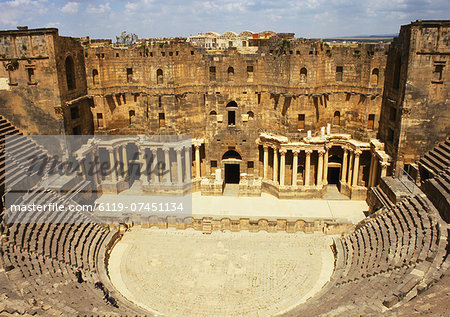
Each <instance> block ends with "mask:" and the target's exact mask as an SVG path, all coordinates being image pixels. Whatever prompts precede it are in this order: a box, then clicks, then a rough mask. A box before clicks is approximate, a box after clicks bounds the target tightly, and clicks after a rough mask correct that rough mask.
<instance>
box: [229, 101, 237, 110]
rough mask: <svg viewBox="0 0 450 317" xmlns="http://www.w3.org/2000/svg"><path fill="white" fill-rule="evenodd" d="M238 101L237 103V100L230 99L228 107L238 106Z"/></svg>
mask: <svg viewBox="0 0 450 317" xmlns="http://www.w3.org/2000/svg"><path fill="white" fill-rule="evenodd" d="M237 106H238V105H237V103H236V101H230V102H229V103H227V108H229V107H236V108H237Z"/></svg>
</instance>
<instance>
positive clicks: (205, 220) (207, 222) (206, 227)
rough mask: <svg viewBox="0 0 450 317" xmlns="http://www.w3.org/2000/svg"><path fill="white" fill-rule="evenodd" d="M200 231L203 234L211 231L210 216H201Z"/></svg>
mask: <svg viewBox="0 0 450 317" xmlns="http://www.w3.org/2000/svg"><path fill="white" fill-rule="evenodd" d="M202 232H203V234H211V233H212V218H203V225H202Z"/></svg>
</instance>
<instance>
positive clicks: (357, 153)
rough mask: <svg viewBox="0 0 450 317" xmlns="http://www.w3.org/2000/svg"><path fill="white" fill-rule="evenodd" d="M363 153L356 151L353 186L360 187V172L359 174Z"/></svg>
mask: <svg viewBox="0 0 450 317" xmlns="http://www.w3.org/2000/svg"><path fill="white" fill-rule="evenodd" d="M361 153H362V152H361V151H360V150H356V151H355V154H354V155H355V159H354V162H353V181H352V186H358V176H359V175H358V172H359V156H360V155H361Z"/></svg>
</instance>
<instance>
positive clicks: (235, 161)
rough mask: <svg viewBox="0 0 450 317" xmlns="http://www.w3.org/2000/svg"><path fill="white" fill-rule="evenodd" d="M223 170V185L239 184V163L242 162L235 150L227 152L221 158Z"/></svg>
mask: <svg viewBox="0 0 450 317" xmlns="http://www.w3.org/2000/svg"><path fill="white" fill-rule="evenodd" d="M222 161H223V162H224V168H225V183H226V184H239V181H240V175H241V171H240V164H239V163H240V162H241V161H242V157H241V155H240V154H239V153H238V152H236V151H235V150H229V151H227V152H225V154H224V155H223V156H222Z"/></svg>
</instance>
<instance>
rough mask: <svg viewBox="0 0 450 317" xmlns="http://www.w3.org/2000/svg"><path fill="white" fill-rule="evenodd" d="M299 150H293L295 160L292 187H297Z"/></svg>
mask: <svg viewBox="0 0 450 317" xmlns="http://www.w3.org/2000/svg"><path fill="white" fill-rule="evenodd" d="M299 152H300V151H299V150H293V151H292V153H293V154H294V160H293V162H292V186H297V170H298V153H299Z"/></svg>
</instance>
